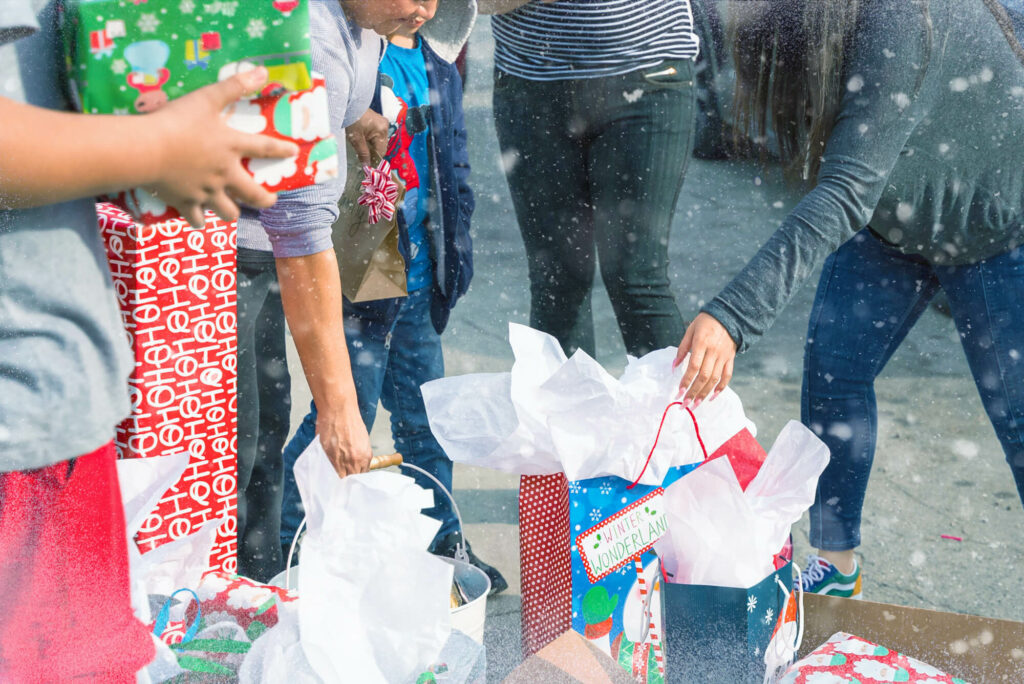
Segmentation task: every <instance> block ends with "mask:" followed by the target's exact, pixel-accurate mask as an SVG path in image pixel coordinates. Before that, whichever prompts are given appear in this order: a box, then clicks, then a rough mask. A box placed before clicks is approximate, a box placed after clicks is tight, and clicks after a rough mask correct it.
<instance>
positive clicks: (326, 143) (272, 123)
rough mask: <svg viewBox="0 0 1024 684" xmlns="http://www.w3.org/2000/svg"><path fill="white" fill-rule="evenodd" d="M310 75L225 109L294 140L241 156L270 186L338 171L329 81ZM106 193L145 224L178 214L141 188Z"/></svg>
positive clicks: (264, 131)
mask: <svg viewBox="0 0 1024 684" xmlns="http://www.w3.org/2000/svg"><path fill="white" fill-rule="evenodd" d="M312 79H313V85H312V87H311V88H309V89H308V90H301V91H298V92H282V93H273V94H270V95H265V96H261V97H254V98H249V99H243V100H239V101H238V102H236V103H234V104H232V105H231V106H229V107H228V108H227V109H225V110H224V116H225V121H226V123H227V125H228V126H230V127H231V128H234V129H236V130H239V131H242V132H243V133H251V134H254V135H256V134H259V135H266V136H269V137H271V138H275V139H277V140H283V141H285V142H291V143H295V145H296V147H297V150H298V151H297V153H296V154H295V156H293V157H288V158H286V159H245V160H243V163H242V165H243V166H244V167H245V170H246V171H248V172H249V173H250V174H251V175H252V177H253V178H254V179H255V180H256V182H257V183H259V184H260V185H262V186H263V187H264V189H266V190H268V191H270V192H285V191H287V190H295V189H298V188H303V187H306V186H310V185H316V184H319V183H326V182H328V181H330V180H333V179H335V178H337V177H338V142H337V140H336V139H335V138H334V136H333V135H331V127H330V119H329V117H328V109H327V84H326V81H325V80H324V77H323V76H321V75H320V74H317V73H315V72H314V73H313V75H312ZM107 199H109V200H110V201H111V202H112V203H114V204H116V205H117V206H119V207H121V208H122V209H125V210H127V211H128V212H129V213H130V214H131V215H132V216H134V217H136V218H137V219H138V220H139V221H140V222H141V223H143V224H146V225H149V224H153V223H159V222H162V221H172V220H175V219H178V218H180V214H178V212H177V210H176V209H174V207H170V206H168V205H167V204H165V203H164V202H163V201H161V200H160V199H159V198H158V197H155V196H154V195H152V194H151V193H149V192H147V191H146V190H144V189H142V188H134V189H131V190H124V191H122V192H119V193H115V194H113V195H110V196H109V197H108V198H107Z"/></svg>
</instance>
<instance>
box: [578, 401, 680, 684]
mask: <svg viewBox="0 0 1024 684" xmlns="http://www.w3.org/2000/svg"><path fill="white" fill-rule="evenodd" d="M676 406H682V404H680V403H678V402H673V403H672V404H669V406H668V407H667V408H666V409H665V413H664V414H663V416H662V427H663V426H664V423H665V420H667V419H668V418H669V412H670V411H671V410H672V408H673V407H676ZM687 414H688V416H689V419H690V420H692V421H693V425H694V429H695V434H696V435H697V437H698V440H699V439H700V437H699V430H698V429H697V419H696V417H694V414H693V412H692V411H689V409H687ZM660 433H661V430H660V429H659V430H658V436H660ZM658 436H656V437H655V442H654V445H653V446H652V449H651V451H652V454H653V451H654V449H656V448H657V446H658ZM648 460H649V458H648ZM696 467H697V464H690V465H685V466H677V467H674V468H672V469H670V470H669V472H668V475H667V476H666V478H665V479H664V481H663V482H662V484H661V485H660V486H656V485H643V484H639V482H638V481H639V479H640V478H639V477H638V478H637V480H638V481H636V482H630V481H628V480H624V479H622V478H619V477H599V478H592V479H586V480H575V481H573V482H570V483H569V485H568V486H569V526H570V529H571V532H570V543H571V547H570V553H571V565H572V628H573V630H575V631H576V632H579V633H580V634H582V635H583V636H584V637H585V638H586V639H587V640H588V641H589V642H590V643H591V644H592V645H593V646H595V647H596V648H597V649H599V650H600V651H601V652H603V653H605V654H607V655H609V656H611V657H612V658H613V659H614V660H616V661H617V662H618V663H619V665H620V666H621V667H622V668H623V669H625V670H626V671H627V672H630V673H631V674H632V675H633V677H634V679H635V680H636V681H639V682H647V683H648V684H662V683H663V682H664V681H665V663H664V658H663V655H662V641H661V631H662V630H661V624H662V621H661V610H660V608H661V607H660V605H659V604H657V603H656V601H655V597H656V596H657V593H658V591H659V589H660V579H661V578H660V572H659V565H658V560H657V557H656V556H655V554H654V552H653V551H652V549H653V547H654V543H655V542H656V541H657V540H658V539H660V538H661V537H662V536H663V535H664V534H665V533H666V532H667V531H668V519H667V518H666V516H665V509H664V506H663V505H662V504H663V502H664V495H665V487H668V486H670V485H671V484H672V483H673V482H675V481H676V480H678V479H679V478H681V477H683V476H684V475H686V474H687V473H688V472H690V471H691V470H693V469H694V468H696ZM641 475H642V473H641Z"/></svg>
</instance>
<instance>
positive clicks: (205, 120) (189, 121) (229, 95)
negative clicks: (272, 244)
mask: <svg viewBox="0 0 1024 684" xmlns="http://www.w3.org/2000/svg"><path fill="white" fill-rule="evenodd" d="M266 80H267V70H266V69H264V68H259V69H253V70H251V71H247V72H245V73H241V74H237V75H235V76H233V77H231V78H229V79H226V80H224V81H221V82H219V83H215V84H213V85H208V86H206V87H204V88H200V89H199V90H196V91H195V92H192V93H189V94H188V95H185V96H184V97H180V98H177V99H175V100H171V101H170V102H168V103H167V104H166V105H164V106H163V107H161V108H160V109H158V110H157V111H155V112H154V113H152V114H148V115H146V120H147V122H148V124H149V125H151V126H152V129H153V131H154V135H155V136H157V138H156V139H157V140H158V141H159V143H158V146H157V149H158V155H159V169H160V175H159V177H158V179H157V180H156V181H155V182H154V183H152V184H150V185H149V186H148V188H149V189H150V190H151V191H152V192H153V194H154V195H155V196H156V197H158V198H159V199H160V200H161V201H163V202H165V203H167V204H168V205H170V206H172V207H174V208H175V209H177V210H178V212H179V213H180V214H181V215H182V217H183V218H185V219H186V220H188V222H189V223H191V224H192V225H193V226H196V227H202V225H203V210H204V209H212V210H213V211H214V212H216V213H217V215H218V216H220V217H221V218H222V219H224V220H225V221H234V220H235V219H237V218H238V214H239V209H238V204H239V203H241V204H247V205H249V206H251V207H256V208H263V207H269V206H270V205H272V204H273V203H274V202H275V201H276V199H277V196H276V195H275V194H274V193H272V192H267V191H266V190H264V189H263V188H262V187H261V186H260V185H259V184H258V183H257V182H256V181H255V180H253V178H252V176H250V175H249V174H248V173H247V172H246V170H245V169H244V168H243V167H242V159H243V158H250V159H263V158H266V159H283V158H286V157H291V156H294V155H296V154H298V148H297V147H296V146H295V145H294V144H293V143H289V142H284V141H282V140H275V139H274V138H270V137H268V136H265V135H253V134H250V133H242V132H240V131H236V130H235V129H233V128H231V127H229V126H228V125H227V123H226V121H225V118H224V116H223V110H224V108H225V107H227V106H229V105H231V104H234V103H235V102H236V101H238V100H239V99H241V98H242V97H245V96H246V95H249V94H252V93H254V92H255V91H256V90H257V89H258V88H259V87H260V86H261V85H263V84H264V83H265V82H266Z"/></svg>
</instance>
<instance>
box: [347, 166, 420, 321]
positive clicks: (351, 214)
mask: <svg viewBox="0 0 1024 684" xmlns="http://www.w3.org/2000/svg"><path fill="white" fill-rule="evenodd" d="M372 162H373V165H374V166H376V165H377V164H379V163H380V158H379V157H377V156H376V155H374V157H373V159H372ZM365 177H366V174H364V173H363V167H362V164H360V163H359V159H358V158H357V157H356V156H355V155H354V154H351V153H350V154H349V165H348V176H347V180H346V181H345V191H344V192H343V193H342V195H341V200H340V201H339V202H338V209H339V211H340V213H339V215H338V220H337V221H336V222H335V224H334V226H333V227H332V235H333V238H334V252H335V254H336V255H337V257H338V269H339V270H340V271H341V291H342V294H344V295H345V297H346V298H348V300H349V301H352V302H369V301H373V300H375V299H391V298H394V297H405V296H407V295H408V294H409V292H408V290H407V288H406V282H405V259H404V258H402V254H401V252H399V251H398V210H397V209H396V210H395V216H394V218H392V219H391V220H390V221H387V220H381V221H378V222H377V223H374V224H371V223H370V208H369V207H365V206H362V205H360V204H358V203H357V202H358V200H359V196H360V195H361V194H362V188H361V187H360V184H361V183H362V182H363V179H364V178H365ZM391 179H392V180H393V181H395V182H396V183H397V184H398V198H397V199H396V200H395V206H396V207H400V206H401V205H402V199H403V198H404V197H405V183H403V182H402V180H401V179H400V178H399V177H398V174H397V173H395V172H392V173H391Z"/></svg>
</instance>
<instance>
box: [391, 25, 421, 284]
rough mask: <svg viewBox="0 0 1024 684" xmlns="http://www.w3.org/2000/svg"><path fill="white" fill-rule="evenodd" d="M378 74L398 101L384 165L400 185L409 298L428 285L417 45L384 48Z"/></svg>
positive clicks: (419, 73) (419, 51) (418, 50)
mask: <svg viewBox="0 0 1024 684" xmlns="http://www.w3.org/2000/svg"><path fill="white" fill-rule="evenodd" d="M380 70H381V73H382V74H383V76H384V78H383V82H384V85H385V86H388V87H390V88H391V90H392V91H394V93H395V97H397V98H398V99H399V101H400V102H399V104H400V111H399V114H398V122H397V128H398V130H397V131H396V132H395V133H394V135H393V136H392V138H391V142H390V144H389V146H388V151H387V155H386V156H385V159H387V160H388V161H389V162H390V163H391V167H392V168H393V169H395V170H396V171H397V172H398V175H399V176H400V177H401V178H402V180H403V181H405V200H404V202H403V204H402V212H403V214H404V216H405V221H406V224H407V225H408V226H409V242H410V246H411V248H412V253H411V257H412V258H411V260H410V263H409V278H408V290H409V292H414V291H416V290H418V289H420V288H422V287H427V286H428V285H431V284H432V273H431V262H430V244H429V241H428V238H427V227H426V220H427V200H428V199H429V197H430V164H429V161H428V159H429V157H428V155H427V140H428V133H429V118H430V117H429V113H430V93H429V86H428V85H427V68H426V65H425V64H424V62H423V52H422V51H421V50H420V43H419V39H417V42H416V47H415V48H402V47H398V46H397V45H394V44H392V45H388V49H387V51H386V52H385V53H384V60H383V61H382V62H381V63H380ZM389 81H390V82H389Z"/></svg>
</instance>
